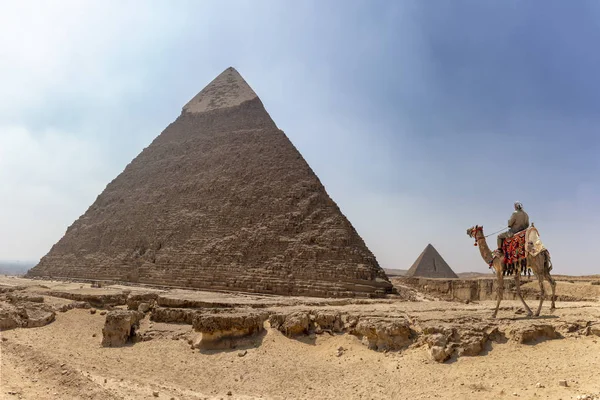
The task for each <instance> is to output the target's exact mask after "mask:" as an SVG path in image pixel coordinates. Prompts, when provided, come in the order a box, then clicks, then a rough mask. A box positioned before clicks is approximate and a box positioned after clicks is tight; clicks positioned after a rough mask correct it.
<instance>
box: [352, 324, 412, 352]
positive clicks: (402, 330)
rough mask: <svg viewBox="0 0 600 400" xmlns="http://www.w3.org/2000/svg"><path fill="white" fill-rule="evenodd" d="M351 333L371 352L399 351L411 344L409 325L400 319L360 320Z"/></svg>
mask: <svg viewBox="0 0 600 400" xmlns="http://www.w3.org/2000/svg"><path fill="white" fill-rule="evenodd" d="M352 333H353V334H354V335H356V336H359V337H361V338H362V340H363V343H365V344H366V345H367V346H368V347H369V348H370V349H373V350H380V351H382V350H400V349H402V348H405V347H407V346H408V345H410V344H411V343H412V331H411V329H410V324H409V322H408V321H406V320H404V319H400V318H396V319H371V318H361V319H360V320H359V321H358V323H357V324H356V327H355V328H354V330H353V332H352Z"/></svg>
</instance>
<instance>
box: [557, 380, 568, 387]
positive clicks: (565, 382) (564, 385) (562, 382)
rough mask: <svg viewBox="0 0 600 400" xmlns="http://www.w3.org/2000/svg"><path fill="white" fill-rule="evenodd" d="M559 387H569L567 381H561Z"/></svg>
mask: <svg viewBox="0 0 600 400" xmlns="http://www.w3.org/2000/svg"><path fill="white" fill-rule="evenodd" d="M558 386H563V387H567V386H569V385H567V381H566V380H560V381H558Z"/></svg>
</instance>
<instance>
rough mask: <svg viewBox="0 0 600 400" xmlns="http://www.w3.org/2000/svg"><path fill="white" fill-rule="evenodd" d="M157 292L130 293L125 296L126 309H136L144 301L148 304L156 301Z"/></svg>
mask: <svg viewBox="0 0 600 400" xmlns="http://www.w3.org/2000/svg"><path fill="white" fill-rule="evenodd" d="M157 298H158V293H130V294H129V296H127V309H129V310H137V309H138V308H139V307H140V304H141V303H146V304H148V305H150V306H152V305H153V304H155V303H156V299H157Z"/></svg>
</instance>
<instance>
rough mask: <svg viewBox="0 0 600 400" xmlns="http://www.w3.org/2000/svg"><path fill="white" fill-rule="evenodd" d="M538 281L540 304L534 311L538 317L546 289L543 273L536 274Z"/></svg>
mask: <svg viewBox="0 0 600 400" xmlns="http://www.w3.org/2000/svg"><path fill="white" fill-rule="evenodd" d="M537 278H538V282H539V283H540V305H539V306H538V309H537V311H536V312H535V314H534V315H535V316H536V317H539V315H540V312H542V304H544V298H545V297H546V291H545V290H544V274H539V275H538V276H537Z"/></svg>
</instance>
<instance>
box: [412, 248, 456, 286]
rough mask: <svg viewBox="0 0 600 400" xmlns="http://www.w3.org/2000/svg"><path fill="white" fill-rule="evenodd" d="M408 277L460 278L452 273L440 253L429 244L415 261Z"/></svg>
mask: <svg viewBox="0 0 600 400" xmlns="http://www.w3.org/2000/svg"><path fill="white" fill-rule="evenodd" d="M406 276H416V277H419V276H420V277H424V278H458V276H457V275H456V274H455V273H454V271H452V268H450V266H449V265H448V263H447V262H446V261H444V259H443V258H442V256H441V255H440V253H438V252H437V250H436V249H435V248H434V247H433V246H432V245H431V244H428V245H427V247H425V250H423V252H422V253H421V255H419V257H418V258H417V259H416V260H415V262H414V263H413V265H412V266H411V267H410V269H409V270H408V272H407V273H406Z"/></svg>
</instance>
